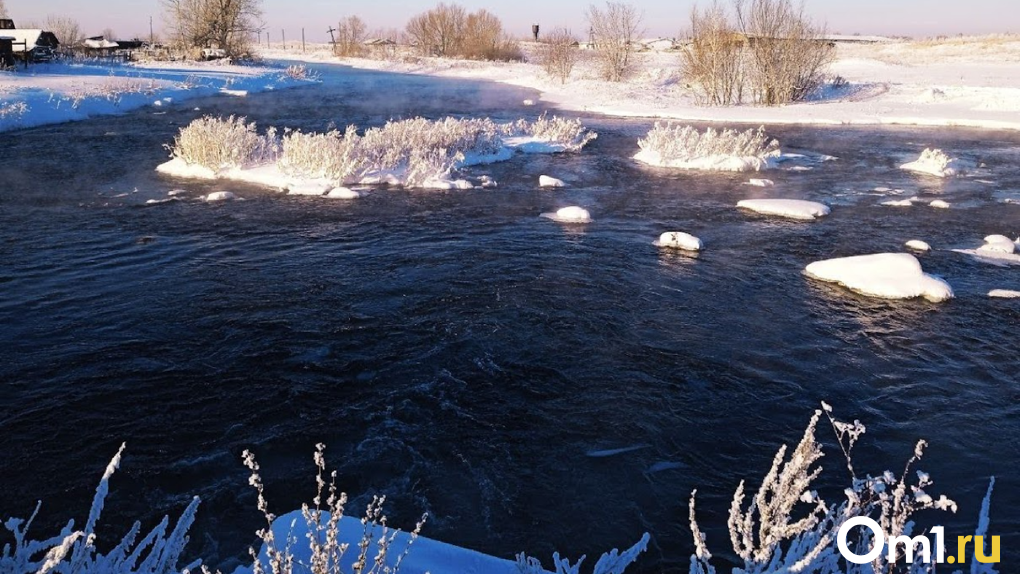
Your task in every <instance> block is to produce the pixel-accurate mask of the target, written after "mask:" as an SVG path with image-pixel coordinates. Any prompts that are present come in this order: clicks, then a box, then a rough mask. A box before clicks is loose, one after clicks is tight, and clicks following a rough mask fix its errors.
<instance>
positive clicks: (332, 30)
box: [326, 26, 337, 56]
mask: <svg viewBox="0 0 1020 574" xmlns="http://www.w3.org/2000/svg"><path fill="white" fill-rule="evenodd" d="M326 31H327V32H329V43H330V44H333V55H334V56H335V55H336V38H334V37H333V32H336V31H337V30H336V28H334V27H332V26H330V27H329V30H326Z"/></svg>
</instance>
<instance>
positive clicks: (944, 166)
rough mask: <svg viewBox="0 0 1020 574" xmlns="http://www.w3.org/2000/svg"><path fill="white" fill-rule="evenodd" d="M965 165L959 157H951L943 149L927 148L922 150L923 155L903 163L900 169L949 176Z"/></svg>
mask: <svg viewBox="0 0 1020 574" xmlns="http://www.w3.org/2000/svg"><path fill="white" fill-rule="evenodd" d="M963 167H964V166H963V162H961V161H960V160H959V159H955V158H950V157H949V156H948V155H946V153H945V152H943V151H942V150H940V149H931V148H925V150H924V151H923V152H921V157H919V158H917V159H916V160H915V161H912V162H910V163H905V164H903V165H901V166H900V169H905V170H907V171H913V172H917V173H925V174H928V175H934V176H935V177H949V176H953V175H957V174H959V173H961V172H962V170H963Z"/></svg>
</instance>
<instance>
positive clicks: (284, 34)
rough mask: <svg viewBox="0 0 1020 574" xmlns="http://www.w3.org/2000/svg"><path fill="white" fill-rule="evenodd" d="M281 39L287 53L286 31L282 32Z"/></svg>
mask: <svg viewBox="0 0 1020 574" xmlns="http://www.w3.org/2000/svg"><path fill="white" fill-rule="evenodd" d="M280 38H282V39H283V51H284V52H286V51H287V32H286V31H284V30H280Z"/></svg>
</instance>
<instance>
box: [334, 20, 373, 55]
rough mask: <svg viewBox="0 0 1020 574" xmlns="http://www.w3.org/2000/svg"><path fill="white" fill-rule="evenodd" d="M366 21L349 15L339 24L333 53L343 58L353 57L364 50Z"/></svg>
mask: <svg viewBox="0 0 1020 574" xmlns="http://www.w3.org/2000/svg"><path fill="white" fill-rule="evenodd" d="M367 29H368V27H367V26H365V22H364V21H363V20H362V19H361V18H358V17H357V16H348V17H346V18H344V19H343V20H340V23H339V24H338V25H337V29H336V43H334V44H333V53H334V54H335V55H337V56H340V57H342V58H353V57H356V56H360V55H361V54H362V53H363V52H364V43H365V30H367Z"/></svg>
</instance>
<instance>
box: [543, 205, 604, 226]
mask: <svg viewBox="0 0 1020 574" xmlns="http://www.w3.org/2000/svg"><path fill="white" fill-rule="evenodd" d="M542 217H545V218H546V219H551V220H553V221H559V222H560V223H590V222H592V221H594V220H593V219H592V218H591V214H590V213H588V210H587V209H584V208H581V207H578V206H576V205H572V206H570V207H564V208H562V209H558V210H556V211H555V212H551V213H543V214H542Z"/></svg>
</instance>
